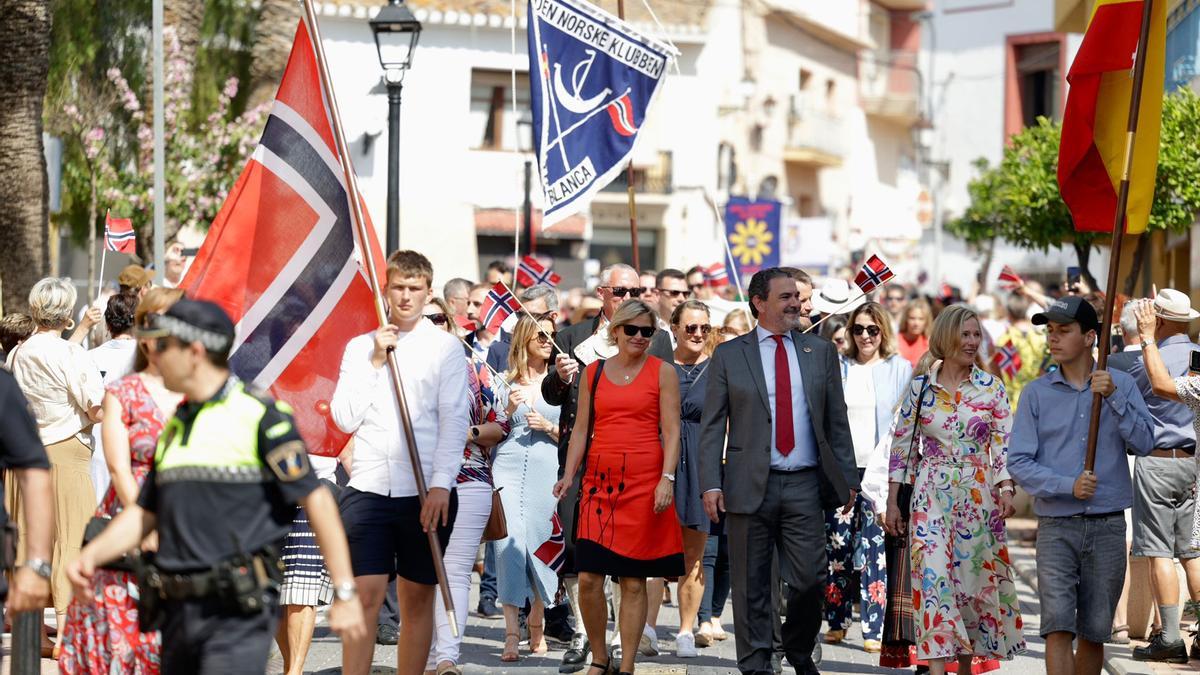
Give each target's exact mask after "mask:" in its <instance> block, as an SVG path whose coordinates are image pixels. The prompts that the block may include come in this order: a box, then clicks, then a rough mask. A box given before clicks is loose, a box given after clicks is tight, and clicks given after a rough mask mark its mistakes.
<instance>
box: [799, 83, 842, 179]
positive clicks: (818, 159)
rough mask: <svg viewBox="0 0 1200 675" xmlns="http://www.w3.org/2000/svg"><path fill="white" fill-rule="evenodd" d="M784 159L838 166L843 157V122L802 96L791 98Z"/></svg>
mask: <svg viewBox="0 0 1200 675" xmlns="http://www.w3.org/2000/svg"><path fill="white" fill-rule="evenodd" d="M787 139H788V140H787V159H788V160H790V161H796V162H801V163H814V164H825V165H836V164H841V161H842V158H843V157H844V156H845V154H846V123H845V120H843V119H842V118H841V116H839V115H837V114H836V113H834V112H833V111H830V110H827V109H824V108H821V107H818V106H815V105H811V104H810V103H809V102H808V99H807V98H806V97H805V96H804V95H802V94H794V95H792V97H791V107H790V109H789V112H788V136H787Z"/></svg>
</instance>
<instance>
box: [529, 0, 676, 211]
mask: <svg viewBox="0 0 1200 675" xmlns="http://www.w3.org/2000/svg"><path fill="white" fill-rule="evenodd" d="M529 57H530V68H529V80H530V98H531V104H532V107H533V142H534V144H535V146H536V152H537V157H538V166H539V168H540V169H541V174H542V190H543V197H544V199H543V202H542V211H543V214H544V218H543V221H542V227H549V226H551V225H553V224H554V223H556V222H558V221H560V220H562V219H563V218H566V217H567V216H569V215H571V214H573V213H577V212H579V211H581V210H583V209H584V208H586V206H587V204H588V202H589V201H590V200H591V197H592V195H594V194H595V193H596V192H598V191H599V190H600V189H601V188H603V187H604V186H605V185H608V183H609V182H611V181H612V179H613V178H615V177H616V175H617V174H618V173H620V172H621V171H622V170H623V169H624V167H625V163H626V161H627V160H628V158H629V155H630V153H632V152H633V145H634V143H635V142H636V141H637V136H638V130H639V129H641V127H642V124H643V123H644V122H645V121H646V115H647V112H648V110H649V108H650V105H651V104H652V103H653V102H654V99H655V97H656V96H657V95H658V92H659V91H660V89H661V85H662V82H663V78H664V77H666V74H667V70H668V69H669V68H670V65H671V61H672V59H674V57H675V52H674V50H673V49H672V48H670V47H668V46H667V45H665V44H663V43H661V42H659V41H658V40H655V39H653V38H649V37H646V36H644V35H642V34H641V33H639V32H638V31H637V30H635V29H634V28H633V26H631V25H629V24H628V23H626V22H624V21H622V20H620V19H618V18H617V17H615V16H613V15H612V14H609V13H608V12H605V11H604V10H602V9H600V8H599V7H596V6H595V5H593V4H591V3H589V2H586V0H530V1H529Z"/></svg>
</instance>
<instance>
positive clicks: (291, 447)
mask: <svg viewBox="0 0 1200 675" xmlns="http://www.w3.org/2000/svg"><path fill="white" fill-rule="evenodd" d="M264 459H265V460H266V463H267V466H268V467H270V469H271V472H272V473H274V474H275V477H276V478H278V479H279V480H281V481H283V482H284V483H294V482H296V481H298V480H300V479H301V478H304V477H305V476H307V475H308V474H309V472H310V471H311V468H310V466H309V463H308V450H307V449H306V448H305V447H304V443H303V441H288V442H287V443H283V444H282V445H280V446H278V447H275V448H272V449H271V450H270V451H269V452H267V455H266V457H265V458H264Z"/></svg>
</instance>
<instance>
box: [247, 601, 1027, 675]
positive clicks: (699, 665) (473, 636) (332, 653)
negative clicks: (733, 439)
mask: <svg viewBox="0 0 1200 675" xmlns="http://www.w3.org/2000/svg"><path fill="white" fill-rule="evenodd" d="M1017 589H1018V592H1019V593H1020V598H1021V611H1022V613H1023V616H1024V618H1025V630H1026V636H1027V638H1026V639H1027V640H1028V642H1029V649H1028V651H1027V652H1026V653H1025V654H1024V655H1022V656H1021V657H1019V658H1017V659H1015V660H1014V661H1013V662H1012V663H1008V664H1005V666H1004V668H1003V671H1004V672H1011V673H1040V672H1044V669H1043V667H1042V665H1041V661H1042V658H1043V653H1044V645H1043V643H1042V641H1041V639H1040V638H1038V637H1037V633H1038V625H1039V622H1038V602H1037V595H1036V593H1035V592H1034V591H1033V589H1032V588H1031V587H1030V586H1029V584H1027V583H1026V582H1025V581H1022V580H1018V583H1017ZM475 602H476V600H475V598H474V596H472V600H471V606H472V607H474V606H475ZM732 617H733V612H732V609H731V608H728V607H727V608H726V611H725V614H724V618H725V627H726V630H727V631H730V639H728V640H726V641H724V642H718V643H716V646H713V647H708V648H706V649H701V650H700V652H701V657H700V658H697V659H676V658H675V655H674V647H675V643H674V640H673V639H668V638H670V637H671V635H672V633H671V631H670V630H669V629H670V628H671V627H677V626H678V625H679V614H678V612H677V610H676V608H675V607H663V610H662V623H663V625H664V626H666V627H668V629H667V630H664V629H660V630H659V637H660V640H659V642H660V648H661V649H662V650H663V653H662V654H660V655H659V656H657V657H652V658H645V659H643V660H640V661H639V662H638V672H639V673H644V674H654V673H662V674H672V673H678V674H680V675H682V674H684V673H686V674H687V675H716V674H717V673H736V672H737V669H736V667H735V665H734V663H735V657H734V646H733V639H732V630H733V624H732ZM318 631H320V633H321V635H320V637H318V638H317V639H315V640H314V642H313V648H312V651H311V652H310V653H309V657H308V661H307V662H306V663H305V671H306V672H313V673H319V674H320V675H333V674H334V673H340V672H341V670H340V658H341V656H340V655H341V651H340V649H339V645H338V643H337V641H336V640H335V639H334V638H333V637H332V636H330V635H328V633H327V631H326V630H325V629H323V628H318ZM503 643H504V621H503V620H502V619H493V620H485V619H481V618H479V617H477V616H471V617H470V619H469V620H468V622H467V637H466V640H465V642H464V650H463V656H464V661H465V665H464V668H463V669H464V671H465V672H466V673H469V674H472V675H474V674H477V673H499V674H502V673H522V674H529V675H534V674H537V675H542V674H543V673H545V674H546V675H549V674H551V673H558V660H559V658H560V657H561V656H562V650H563V647H562V646H561V645H555V644H553V643H552V644H551V650H550V654H549V655H547V656H545V657H531V656H528V655H527V654H528V653H527V652H525V651H523V652H522V658H521V661H520V662H518V663H516V664H502V663H500V659H499V656H500V652H501V650H502V649H503ZM823 651H824V660H823V661H822V663H821V665H820V669H821V672H822V673H828V674H831V675H832V674H837V673H876V672H892V671H888V670H885V669H882V668H880V667H879V666H878V665H877V664H878V662H879V659H878V655H876V654H867V653H866V652H864V651H863V650H862V636H861V635H860V633H859V630H858V628H857V627H856V628H855V629H854V630H852V631H851V633H850V635H849V636H848V638H847V640H846V642H845V643H844V644H842V645H836V646H835V645H824V646H823ZM395 663H396V652H395V648H393V647H376V649H375V664H376V668H375V671H374V672H377V673H389V674H390V673H392V672H394V670H393V668H394V666H395ZM267 672H269V673H280V672H282V662H281V661H279V660H278V659H273V660H272V662H271V665H270V668H269V669H268V671H267ZM784 672H785V673H790V672H793V671H792V669H791V668H785V670H784ZM894 672H899V671H894Z"/></svg>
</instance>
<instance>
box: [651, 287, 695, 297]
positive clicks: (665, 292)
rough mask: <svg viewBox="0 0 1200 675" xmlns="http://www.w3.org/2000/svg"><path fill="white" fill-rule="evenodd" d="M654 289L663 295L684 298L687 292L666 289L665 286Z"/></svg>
mask: <svg viewBox="0 0 1200 675" xmlns="http://www.w3.org/2000/svg"><path fill="white" fill-rule="evenodd" d="M655 290H657V291H658V292H659V293H662V294H663V295H665V296H667V297H668V298H686V297H687V294H688V292H687V291H677V290H671V289H666V288H658V289H655Z"/></svg>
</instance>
